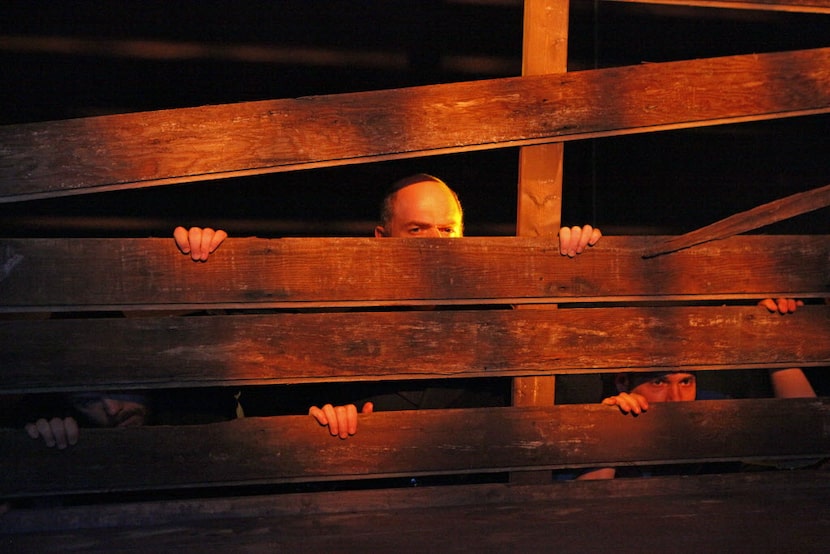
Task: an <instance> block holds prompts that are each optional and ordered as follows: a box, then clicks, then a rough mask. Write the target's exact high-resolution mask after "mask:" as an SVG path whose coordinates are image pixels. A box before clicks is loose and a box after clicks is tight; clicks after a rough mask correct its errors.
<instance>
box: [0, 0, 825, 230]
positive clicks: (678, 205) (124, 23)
mask: <svg viewBox="0 0 830 554" xmlns="http://www.w3.org/2000/svg"><path fill="white" fill-rule="evenodd" d="M829 44H830V16H826V15H814V14H792V13H783V12H753V11H744V10H724V9H705V8H686V7H659V6H650V5H638V4H617V3H613V2H599V1H596V2H594V1H574V2H572V4H571V24H570V42H569V70H570V71H579V70H584V69H591V68H598V67H608V66H616V65H627V64H639V63H648V62H660V61H669V60H684V59H693V58H701V57H710V56H723V55H733V54H746V53H752V52H770V51H778V50H790V49H801V48H814V47H824V46H828V45H829ZM521 50H522V2H521V1H520V0H502V1H498V0H490V1H487V0H479V1H475V0H466V1H465V0H456V1H450V0H446V1H434V0H420V1H397V0H374V1H357V2H355V1H348V2H347V1H341V2H323V1H308V0H305V1H297V0H279V1H270V2H229V1H211V2H191V1H187V2H186V1H176V2H170V1H167V2H161V1H144V2H112V1H103V2H74V1H73V2H16V1H6V2H3V4H2V7H0V67H2V71H3V79H2V82H3V84H2V89H3V94H2V99H1V100H0V124H14V123H23V122H31V121H45V120H54V119H65V118H72V117H82V116H89V115H99V114H110V113H123V112H134V111H143V110H158V109H164V108H177V107H187V106H199V105H205V104H219V103H231V102H242V101H250V100H263V99H276V98H293V97H298V96H307V95H318V94H332V93H341V92H354V91H363V90H372V89H383V88H392V87H406V86H413V85H422V84H435V83H448V82H456V81H463V80H473V79H486V78H494V77H507V76H515V75H518V74H520V72H521V55H522V52H521ZM829 124H830V116H826V115H825V116H813V117H809V118H796V119H791V120H780V121H769V122H762V123H749V124H742V125H728V126H717V127H710V128H706V129H696V130H684V131H667V132H661V133H652V134H647V135H635V136H625V137H617V138H604V139H593V140H583V141H575V142H569V143H567V146H566V151H565V160H566V162H565V163H566V170H565V190H564V222H565V223H576V222H579V223H582V222H585V221H590V222H593V223H595V224H597V225H599V226H601V227H602V228H603V229H604V230H605V231H606V232H607V233H612V234H620V233H681V232H685V231H689V230H692V229H695V228H697V227H701V226H703V225H706V224H708V223H711V222H713V221H715V220H717V219H720V218H723V217H726V216H728V215H731V214H733V213H736V212H739V211H742V210H746V209H749V208H751V207H754V206H756V205H759V204H761V203H764V202H768V201H770V200H774V199H776V198H780V197H783V196H786V195H788V194H792V193H795V192H799V191H804V190H809V189H812V188H816V187H819V186H823V185H826V184H828V183H830V161H828V160H830V156H828V155H827V129H828V128H830V125H829ZM517 157H518V152H517V150H516V149H515V148H510V149H502V150H495V151H489V152H478V153H470V154H457V155H447V156H436V157H430V158H422V159H418V160H406V161H396V162H385V163H376V164H364V165H356V166H348V167H342V168H334V169H320V170H307V171H300V172H294V173H281V174H272V175H265V176H259V177H246V178H241V179H229V180H219V181H216V182H214V183H199V184H191V185H178V186H168V187H160V188H155V189H143V190H134V191H126V192H107V193H97V194H90V195H84V196H78V197H69V198H61V199H57V200H49V201H29V202H22V203H17V204H0V236H124V235H129V236H146V235H157V236H158V235H161V236H167V235H169V234H170V232H171V230H172V226H174V225H176V224H185V225H190V224H194V225H214V226H219V227H224V228H226V229H228V230H229V231H230V232H231V234H232V235H236V236H241V235H259V236H290V235H301V236H305V235H308V236H311V235H357V236H362V235H368V234H370V233H371V229H372V226H373V224H374V218H375V217H376V213H377V201H378V198H379V197H380V195H381V191H382V190H383V188H384V187H385V186H386V185H387V184H389V183H390V182H392V181H394V180H395V179H397V178H398V177H401V176H404V175H406V174H408V173H412V172H416V171H426V172H429V173H433V174H435V175H438V176H440V177H442V178H444V179H445V180H446V181H448V182H449V183H450V184H451V185H452V186H454V187H455V188H456V189H457V190H458V191H459V193H460V196H461V199H462V201H463V203H464V205H465V208H466V218H467V231H468V234H471V235H490V234H513V233H514V221H515V217H516V214H515V211H516V209H515V204H516V200H515V196H516V179H517ZM826 222H827V210H826V209H824V210H821V211H818V212H814V213H812V214H809V215H804V216H800V217H798V218H794V219H793V220H790V221H788V222H785V223H781V224H777V225H775V226H771V227H768V228H766V229H763V230H762V231H763V232H783V233H790V232H792V233H825V232H827V230H828V228H827V223H826Z"/></svg>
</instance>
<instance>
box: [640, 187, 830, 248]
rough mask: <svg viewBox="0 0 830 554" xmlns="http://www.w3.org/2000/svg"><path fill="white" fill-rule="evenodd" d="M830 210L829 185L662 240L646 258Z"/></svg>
mask: <svg viewBox="0 0 830 554" xmlns="http://www.w3.org/2000/svg"><path fill="white" fill-rule="evenodd" d="M827 206H830V185H826V186H824V187H819V188H817V189H814V190H810V191H807V192H800V193H798V194H793V195H790V196H787V197H785V198H781V199H779V200H774V201H772V202H768V203H766V204H762V205H761V206H758V207H756V208H752V209H751V210H747V211H745V212H741V213H738V214H735V215H733V216H730V217H727V218H725V219H722V220H720V221H717V222H715V223H712V224H711V225H707V226H706V227H702V228H700V229H697V230H695V231H692V232H690V233H685V234H683V235H680V236H677V237H673V238H669V239H664V240H663V241H662V242H660V243H658V244H655V245H654V246H652V247H651V248H649V249H647V250H646V252H645V254H643V256H644V257H646V258H651V257H654V256H660V255H661V254H669V253H671V252H677V251H678V250H682V249H683V248H689V247H691V246H695V245H698V244H702V243H704V242H708V241H710V240H719V239H724V238H727V237H731V236H733V235H737V234H738V233H745V232H747V231H752V230H754V229H758V228H761V227H764V226H766V225H770V224H772V223H777V222H778V221H783V220H785V219H789V218H791V217H795V216H797V215H801V214H804V213H807V212H812V211H815V210H818V209H821V208H826V207H827Z"/></svg>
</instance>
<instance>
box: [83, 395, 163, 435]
mask: <svg viewBox="0 0 830 554" xmlns="http://www.w3.org/2000/svg"><path fill="white" fill-rule="evenodd" d="M71 403H72V407H74V408H75V409H76V410H77V411H78V412H80V413H81V415H83V416H84V417H85V418H86V419H88V420H89V422H90V423H92V424H93V425H96V426H98V427H137V426H139V425H144V424H145V423H146V420H147V411H148V410H147V399H146V398H145V397H144V396H143V395H140V394H120V393H111V392H100V393H80V394H74V395H72V398H71Z"/></svg>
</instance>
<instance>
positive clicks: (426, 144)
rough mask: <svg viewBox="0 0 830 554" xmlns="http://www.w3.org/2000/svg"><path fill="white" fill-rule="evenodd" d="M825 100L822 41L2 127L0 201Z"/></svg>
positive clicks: (777, 114) (793, 112)
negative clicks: (795, 47)
mask: <svg viewBox="0 0 830 554" xmlns="http://www.w3.org/2000/svg"><path fill="white" fill-rule="evenodd" d="M827 112H830V48H820V49H814V50H802V51H795V52H779V53H772V54H760V55H754V54H753V55H745V56H732V57H723V58H711V59H702V60H692V61H682V62H670V63H661V64H647V65H638V66H629V67H617V68H610V69H601V70H591V71H581V72H570V73H565V74H552V75H534V76H525V77H513V78H506V79H494V80H483V81H472V82H464V83H454V84H447V85H432V86H425V87H414V88H407V89H394V90H384V91H371V92H362V93H350V94H341V95H331V96H316V97H306V98H298V99H288V100H272V101H260V102H250V103H239V104H226V105H220V106H204V107H197V108H186V109H179V110H163V111H155V112H142V113H134V114H123V115H114V116H103V117H91V118H85V119H74V120H64V121H55V122H46V123H31V124H24V125H16V126H6V127H1V128H0V202H12V201H19V200H26V199H33V198H46V197H60V196H66V195H71V194H84V193H91V192H99V191H105V190H116V189H130V188H138V187H146V186H156V185H169V184H176V183H184V182H193V181H204V180H212V179H219V178H226V177H238V176H244V175H254V174H263V173H272V172H281V171H293V170H298V169H310V168H316V167H327V166H338V165H346V164H355V163H366V162H374V161H381V160H389V159H400V158H411V157H419V156H427V155H437V154H448V153H453V152H463V151H471V150H487V149H493V148H503V147H515V146H526V145H533V144H543V143H549V142H561V141H566V140H578V139H587V138H593V137H601V136H611V135H623V134H633V133H646V132H653V131H660V130H668V129H680V128H690V127H700V126H706V125H717V124H724V123H737V122H746V121H757V120H764V119H775V118H783V117H793V116H798V115H809V114H817V113H827Z"/></svg>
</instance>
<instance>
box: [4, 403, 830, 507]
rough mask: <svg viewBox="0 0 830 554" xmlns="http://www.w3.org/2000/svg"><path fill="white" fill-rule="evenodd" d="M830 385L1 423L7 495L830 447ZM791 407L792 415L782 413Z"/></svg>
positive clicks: (819, 452)
mask: <svg viewBox="0 0 830 554" xmlns="http://www.w3.org/2000/svg"><path fill="white" fill-rule="evenodd" d="M828 403H830V399H826V398H825V399H821V398H820V399H787V400H780V399H761V400H711V401H697V402H679V403H664V404H658V405H654V406H652V407H651V409H650V410H649V412H648V413H646V414H644V415H641V416H639V417H637V418H634V417H630V416H623V415H621V414H620V413H619V412H618V411H617V409H616V408H612V407H608V406H602V405H600V404H591V405H572V406H550V407H525V408H489V409H488V408H472V409H465V410H420V411H402V412H381V413H375V414H369V415H364V416H361V421H360V430H359V431H358V433H357V434H356V435H354V436H353V437H351V438H349V439H347V440H341V439H337V438H334V437H331V436H330V435H329V434H328V432H327V430H324V429H323V428H321V427H319V426H318V425H317V423H316V422H314V420H313V419H312V418H311V417H310V416H307V415H306V416H281V417H271V418H245V419H240V420H235V421H231V422H226V423H216V424H210V425H192V426H174V427H167V426H148V427H137V428H122V429H87V430H84V431H83V435H82V437H81V440H80V442H79V443H78V444H77V445H75V446H74V447H71V448H69V449H67V450H64V451H57V450H54V449H47V448H46V447H45V446H44V445H43V444H42V443H40V441H35V440H32V439H30V438H29V437H28V436H27V435H26V433H25V432H24V431H23V430H22V429H20V430H18V429H5V430H0V440H2V443H3V444H4V445H5V446H4V448H3V450H2V451H0V462H2V463H0V465H2V467H3V468H4V471H3V472H2V474H0V497H8V498H12V497H19V496H27V495H37V494H46V495H49V494H59V493H61V492H63V493H70V492H73V491H78V492H80V491H85V492H95V491H98V492H111V491H116V490H153V489H156V490H161V489H169V488H179V487H215V486H224V485H231V484H248V485H256V484H264V483H291V482H302V481H314V480H343V479H366V478H370V477H375V478H377V477H408V476H418V475H429V474H442V473H461V474H468V473H486V472H494V471H509V470H521V469H542V468H565V467H585V466H587V467H597V466H600V467H602V466H607V465H612V466H617V465H623V464H654V463H662V462H664V461H666V460H671V462H672V463H682V462H689V461H694V462H700V461H723V460H734V459H747V458H759V457H760V458H767V457H769V458H779V457H786V456H799V457H802V456H803V457H810V458H812V457H824V456H827V455H828V454H830V431H828V430H830V425H829V423H830V421H829V420H828V418H830V411H828V409H827V406H828ZM783 413H785V414H787V417H782V416H781V414H783Z"/></svg>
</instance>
